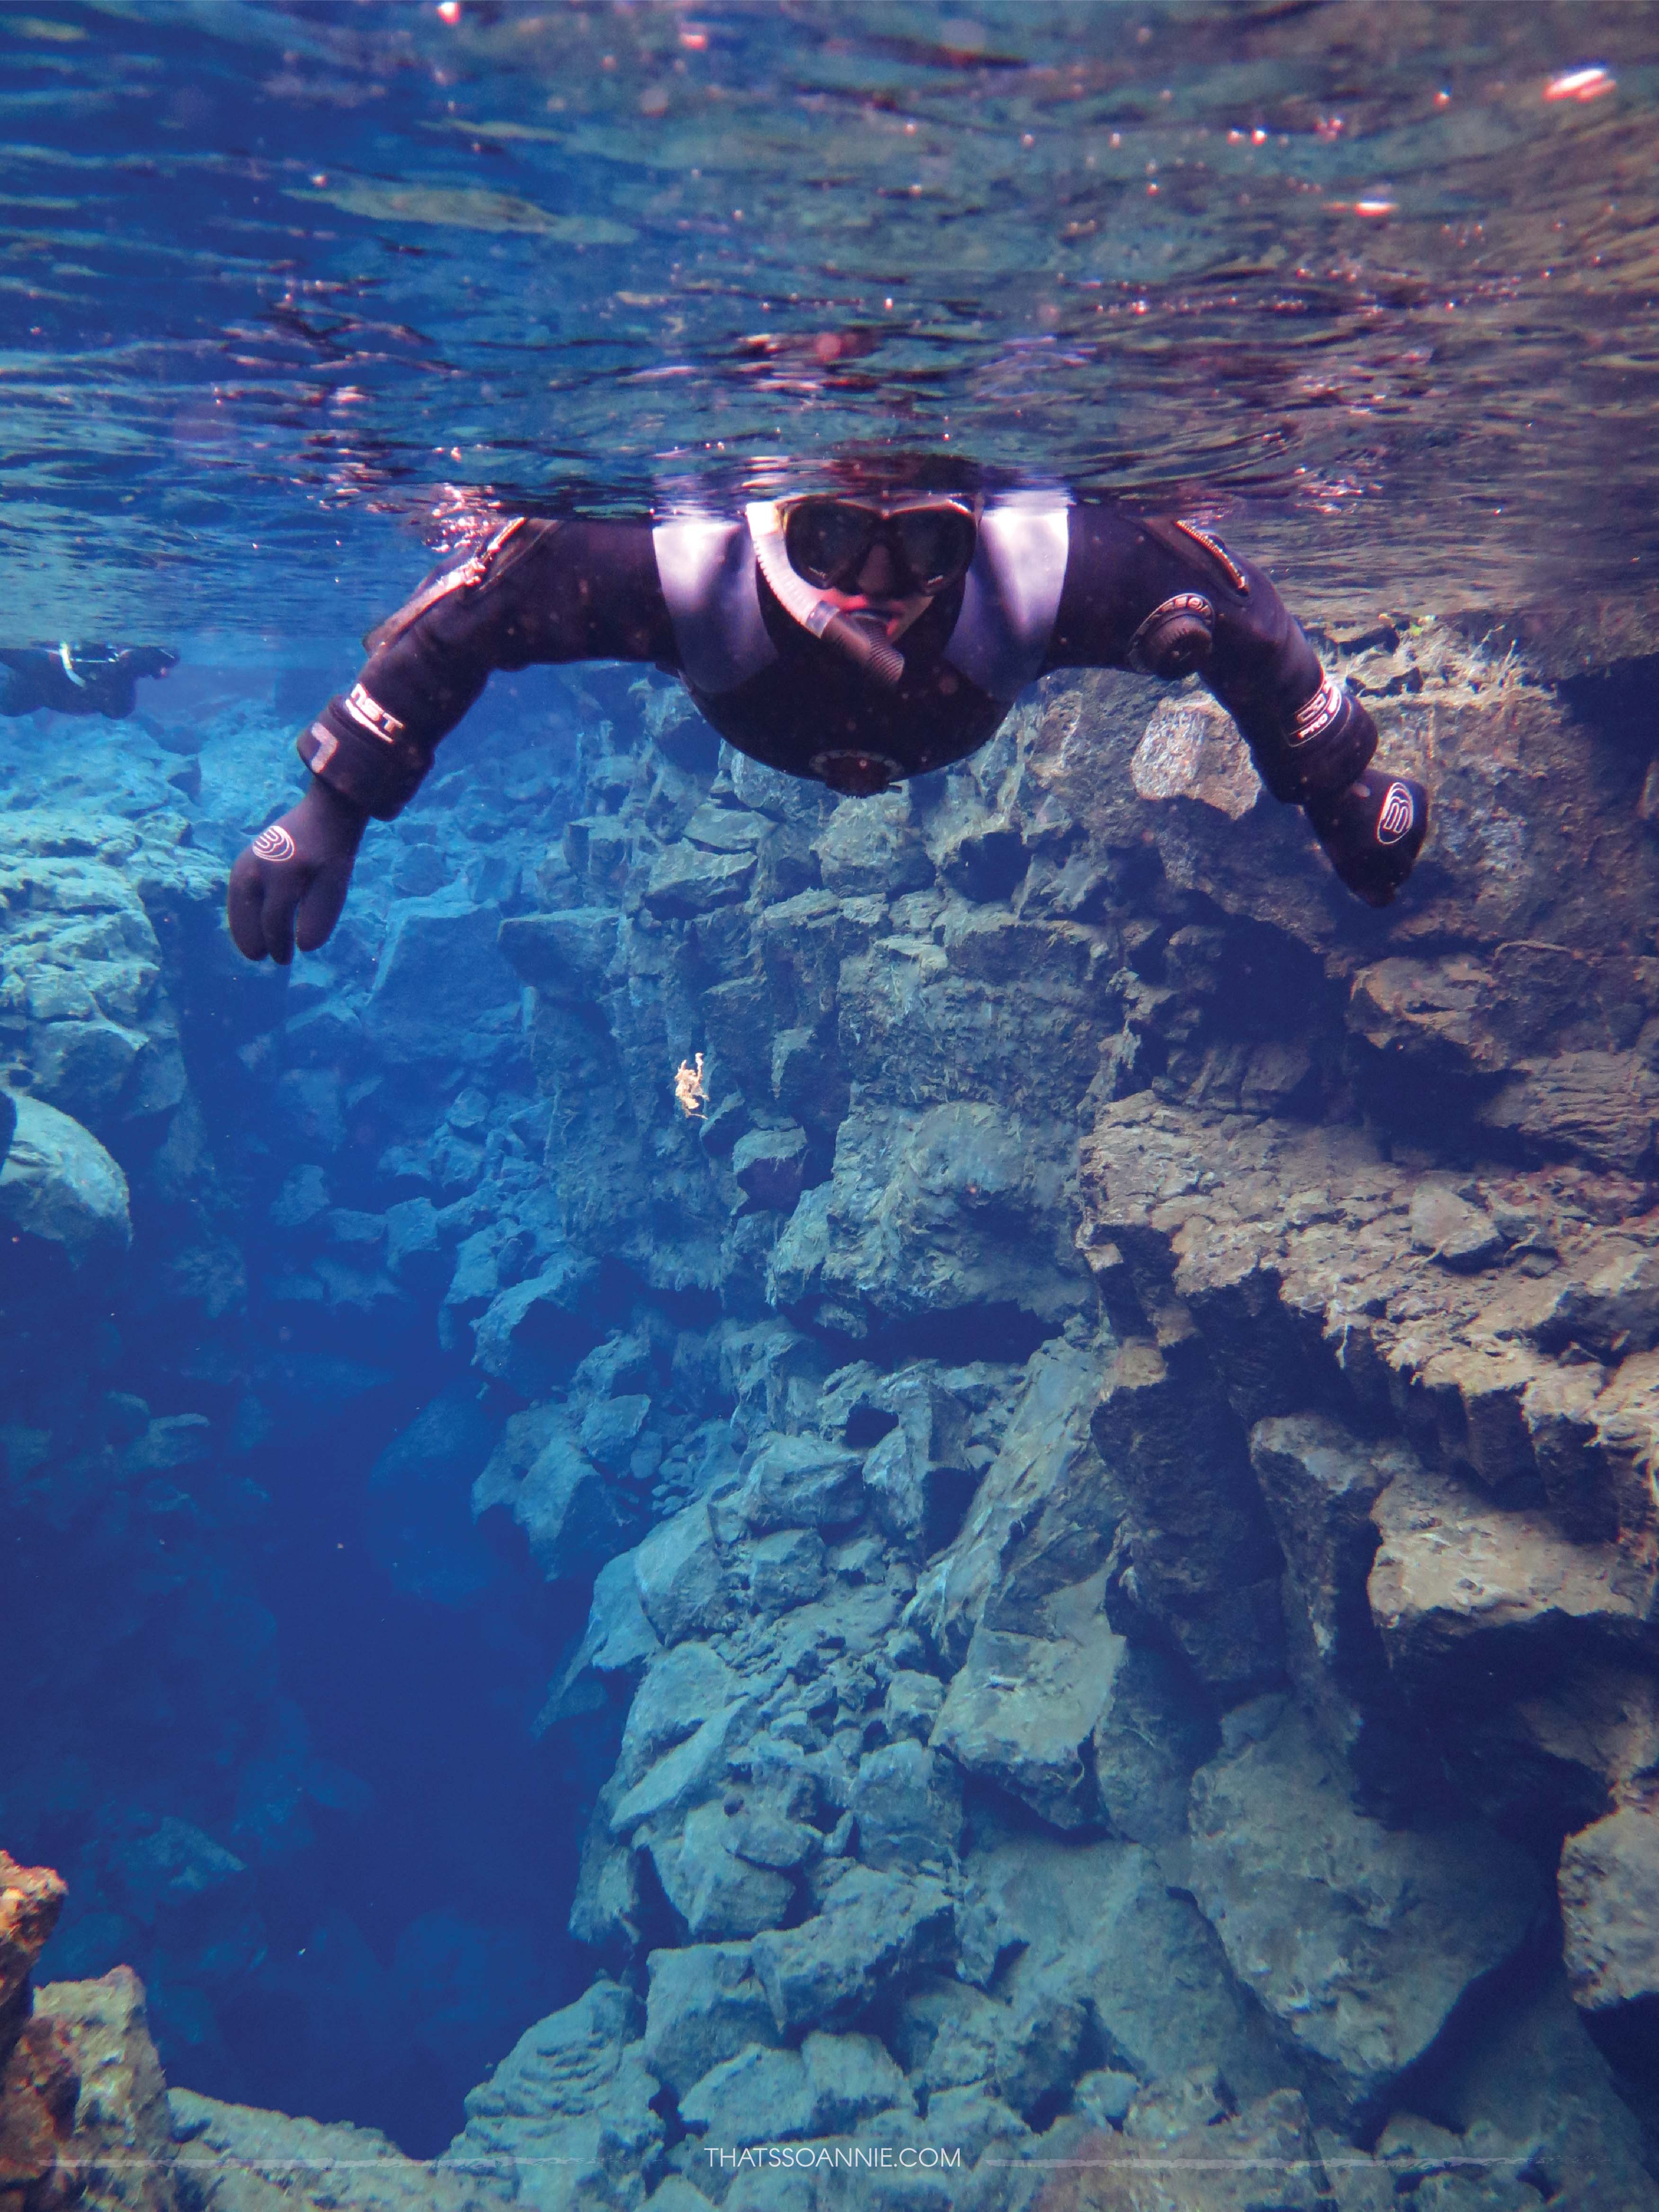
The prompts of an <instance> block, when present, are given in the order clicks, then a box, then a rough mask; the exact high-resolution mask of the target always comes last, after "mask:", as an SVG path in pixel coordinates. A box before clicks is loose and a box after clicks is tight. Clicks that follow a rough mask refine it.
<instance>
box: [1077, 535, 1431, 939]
mask: <svg viewBox="0 0 1659 2212" xmlns="http://www.w3.org/2000/svg"><path fill="white" fill-rule="evenodd" d="M1070 530H1071V542H1070V546H1069V550H1068V555H1067V560H1066V580H1065V583H1064V586H1063V587H1062V589H1061V592H1060V607H1059V611H1058V612H1057V614H1056V616H1055V619H1054V635H1053V638H1052V641H1051V642H1050V645H1049V649H1048V659H1047V664H1046V665H1048V666H1049V667H1051V668H1061V667H1073V668H1076V667H1096V668H1101V667H1106V668H1139V669H1143V670H1145V671H1146V672H1147V673H1148V674H1150V675H1154V676H1164V677H1168V678H1174V677H1179V676H1186V675H1190V674H1193V673H1197V674H1199V675H1200V676H1201V677H1202V678H1203V681H1204V683H1205V684H1206V687H1207V688H1208V689H1209V690H1211V691H1212V693H1213V694H1214V696H1216V698H1217V699H1218V700H1219V702H1221V704H1222V705H1223V706H1224V707H1225V708H1226V709H1227V712H1228V713H1229V714H1231V716H1232V718H1233V720H1234V721H1235V722H1236V723H1237V725H1238V727H1239V730H1240V732H1241V733H1242V735H1243V738H1244V741H1245V743H1246V744H1248V745H1249V749H1250V756H1251V758H1252V759H1253V760H1254V761H1255V766H1256V770H1257V772H1258V774H1259V775H1261V780H1262V781H1263V782H1264V783H1265V784H1266V785H1267V788H1268V790H1269V791H1270V792H1272V793H1273V796H1274V798H1275V799H1281V800H1283V801H1285V803H1286V804H1287V805H1300V806H1302V807H1303V808H1304V809H1305V811H1306V812H1307V814H1308V817H1309V819H1310V822H1311V823H1313V827H1314V831H1315V835H1316V836H1317V837H1318V838H1319V841H1320V842H1321V843H1322V845H1323V846H1324V848H1325V850H1326V852H1327V854H1328V856H1329V858H1330V860H1331V862H1332V865H1333V866H1334V867H1335V869H1336V872H1337V873H1338V874H1339V875H1340V877H1341V878H1342V880H1343V881H1344V882H1345V883H1346V884H1347V885H1348V887H1349V889H1350V890H1352V891H1354V892H1355V893H1356V895H1357V896H1359V897H1360V898H1363V899H1364V901H1365V902H1366V903H1367V904H1368V905H1372V906H1386V905H1387V904H1388V903H1389V900H1390V899H1392V898H1393V896H1394V895H1395V891H1396V890H1398V889H1399V887H1400V885H1401V884H1402V883H1403V882H1404V881H1405V879H1406V878H1407V875H1408V874H1409V873H1410V872H1411V869H1412V866H1413V863H1414V861H1415V860H1416V858H1417V855H1418V853H1419V850H1420V848H1421V847H1422V843H1423V839H1424V836H1425V834H1426V832H1427V828H1428V794H1427V793H1426V792H1425V791H1424V789H1423V787H1422V786H1421V785H1420V784H1417V783H1413V782H1412V781H1410V780H1409V779H1408V778H1406V777H1400V776H1390V775H1388V774H1387V773H1386V772H1384V771H1383V770H1380V769H1375V770H1374V769H1371V766H1370V763H1371V759H1372V757H1373V755H1374V754H1375V753H1376V743H1377V738H1376V724H1375V723H1374V722H1373V721H1372V720H1371V718H1370V714H1369V713H1368V712H1367V710H1366V709H1365V708H1364V706H1363V705H1362V704H1361V702H1359V701H1358V699H1357V698H1356V697H1355V696H1354V695H1353V694H1352V692H1351V691H1350V690H1347V689H1346V686H1345V685H1343V684H1340V683H1338V682H1337V681H1336V680H1335V679H1334V678H1331V677H1328V676H1327V675H1326V673H1325V671H1324V670H1323V668H1322V666H1321V665H1320V661H1319V656H1318V654H1317V653H1316V652H1315V651H1314V649H1313V647H1312V646H1311V645H1310V643H1309V642H1308V640H1307V638H1306V636H1305V635H1304V632H1303V630H1302V629H1301V626H1300V625H1299V624H1298V623H1297V621H1296V620H1295V618H1294V617H1292V616H1291V613H1290V611H1289V610H1288V609H1287V608H1286V607H1285V603H1284V601H1283V600H1282V599H1280V598H1279V594H1278V592H1276V591H1275V590H1274V589H1273V584H1272V582H1271V580H1269V578H1268V577H1267V575H1266V574H1265V573H1264V572H1263V571H1262V570H1261V569H1260V568H1257V567H1255V564H1254V563H1253V562H1249V561H1244V560H1241V559H1239V558H1238V557H1237V556H1236V555H1234V554H1233V553H1231V551H1230V550H1228V548H1227V547H1226V546H1225V545H1224V544H1222V543H1221V541H1220V540H1219V539H1218V538H1216V537H1214V536H1213V534H1212V533H1211V532H1208V531H1206V530H1204V529H1202V528H1200V527H1199V526H1196V525H1194V524H1191V523H1185V522H1165V521H1141V520H1136V519H1134V518H1132V517H1129V516H1127V515H1124V514H1121V513H1119V512H1117V510H1115V508H1111V507H1073V509H1072V511H1071V525H1070Z"/></svg>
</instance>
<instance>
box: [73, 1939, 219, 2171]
mask: <svg viewBox="0 0 1659 2212" xmlns="http://www.w3.org/2000/svg"><path fill="white" fill-rule="evenodd" d="M39 2009H40V2012H41V2014H43V2015H45V2016H46V2018H48V2019H50V2020H51V2021H52V2022H53V2023H54V2024H55V2025H56V2027H57V2028H58V2032H59V2033H60V2034H61V2035H62V2036H63V2038H64V2041H65V2043H66V2044H67V2045H68V2047H69V2050H70V2053H71V2054H72V2057H73V2060H74V2064H75V2069H76V2074H77V2075H79V2077H80V2083H81V2093H80V2097H79V2100H78V2101H77V2102H76V2106H75V2107H74V2128H75V2134H74V2139H73V2150H74V2155H75V2158H76V2163H77V2165H78V2166H79V2167H80V2169H81V2172H82V2177H83V2181H84V2188H85V2195H84V2197H83V2199H82V2201H83V2202H84V2203H87V2204H88V2206H94V2207H100V2208H105V2207H106V2208H111V2212H113V2208H115V2207H125V2208H127V2209H128V2212H174V2208H175V2206H179V2207H182V2206H184V2205H185V2203H186V2202H187V2197H188V2192H187V2191H186V2190H185V2188H184V2187H182V2186H181V2185H180V2178H179V2172H178V2161H177V2155H176V2153H175V2150H174V2147H173V2116H172V2113H171V2112H170V2111H169V2109H168V2103H167V2084H166V2082H165V2081H163V2079H162V2076H161V2064H160V2062H159V2061H158V2059H157V2058H156V2056H155V2045H154V2044H152V2042H151V2041H150V2038H149V2023H148V2021H147V2018H146V2015H145V2007H144V1991H143V1984H141V1983H140V1981H139V1980H138V1978H137V1975H136V1974H135V1973H133V1972H132V1971H131V1968H130V1967H127V1966H117V1967H116V1968H115V1969H114V1971H113V1972H111V1973H107V1974H106V1975H104V1976H103V1978H101V1980H99V1981H91V1982H50V1983H48V1984H46V1987H45V1988H44V1989H42V1990H41V1991H40V2000H39Z"/></svg>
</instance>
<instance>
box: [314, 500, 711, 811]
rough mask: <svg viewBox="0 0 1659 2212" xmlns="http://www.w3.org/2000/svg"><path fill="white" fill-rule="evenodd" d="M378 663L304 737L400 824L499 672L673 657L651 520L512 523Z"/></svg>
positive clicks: (436, 582) (397, 634)
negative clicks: (448, 741)
mask: <svg viewBox="0 0 1659 2212" xmlns="http://www.w3.org/2000/svg"><path fill="white" fill-rule="evenodd" d="M368 646H369V659H368V662H367V663H366V664H365V665H364V667H363V670H362V673H361V674H360V675H359V677H358V678H357V681H356V684H354V685H353V686H352V688H351V690H349V692H346V693H345V694H343V696H336V697H335V698H333V699H331V700H330V701H329V702H328V705H327V706H326V707H325V708H324V709H323V711H322V713H321V714H319V716H318V718H317V720H315V721H314V722H313V723H312V725H311V726H310V727H309V729H307V730H306V731H305V732H302V733H301V737H300V739H299V750H300V756H301V759H302V760H303V761H304V762H305V763H306V765H307V767H308V768H309V769H311V771H312V774H313V775H315V776H317V777H319V779H320V780H321V781H323V782H325V783H326V784H327V785H328V786H329V787H330V788H331V790H332V791H333V792H334V793H336V794H337V796H338V797H340V798H342V799H349V801H350V802H351V803H352V804H353V805H356V806H358V807H360V808H361V809H362V811H363V812H364V813H365V814H367V815H370V816H373V817H374V819H376V820H377V821H381V822H389V821H391V820H392V817H394V816H395V815H398V814H399V813H401V812H402V811H403V809H404V807H405V806H406V805H408V804H409V801H410V799H412V798H413V797H414V795H415V793H416V790H417V789H418V788H419V787H420V784H421V781H422V778H423V777H424V776H425V775H426V773H427V771H428V769H429V768H430V767H431V765H432V760H433V756H434V754H435V751H436V750H437V747H438V744H439V742H440V740H441V739H442V738H445V737H447V735H448V734H449V732H450V731H451V730H453V728H454V726H455V725H456V724H457V723H458V722H459V720H460V719H461V717H462V716H463V715H464V714H465V713H466V710H467V708H469V707H471V704H472V702H473V701H474V700H475V699H476V698H477V696H478V694H479V693H480V692H481V691H482V690H483V688H484V684H485V683H486V682H487V681H488V679H489V673H490V671H491V670H492V669H496V668H525V667H528V666H529V665H530V664H531V663H532V662H539V661H549V662H552V661H573V660H654V661H665V662H668V663H672V661H673V659H674V658H675V654H674V639H673V631H672V629H671V625H670V623H669V618H668V609H667V606H666V605H665V601H664V599H663V595H662V586H661V585H660V583H659V581H658V577H657V563H656V556H655V553H654V551H653V545H652V537H651V531H650V528H649V526H647V525H646V524H643V523H628V522H582V521H573V522H541V521H532V520H524V519H522V518H520V519H517V520H513V521H511V522H508V523H506V524H504V525H502V526H501V527H500V528H499V529H498V530H496V531H495V532H493V533H492V534H491V535H490V537H489V538H486V539H485V540H484V541H483V543H482V544H479V545H477V546H475V547H474V548H473V549H472V550H471V552H470V553H469V554H468V555H466V556H465V557H458V558H457V559H456V560H455V561H454V562H452V563H451V564H450V565H449V566H447V568H443V569H441V570H440V571H438V572H437V574H435V576H434V577H433V578H431V579H430V580H428V582H427V583H425V584H424V585H422V587H421V589H420V590H419V591H418V592H416V594H415V596H414V598H413V599H411V600H410V602H409V603H408V605H406V606H405V607H404V608H402V609H400V610H399V611H398V613H397V614H395V615H393V616H392V617H391V619H390V620H389V621H388V622H386V623H381V624H380V628H379V629H375V630H373V631H371V632H370V634H369V637H368Z"/></svg>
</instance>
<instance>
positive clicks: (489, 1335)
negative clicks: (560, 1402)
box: [473, 1253, 599, 1398]
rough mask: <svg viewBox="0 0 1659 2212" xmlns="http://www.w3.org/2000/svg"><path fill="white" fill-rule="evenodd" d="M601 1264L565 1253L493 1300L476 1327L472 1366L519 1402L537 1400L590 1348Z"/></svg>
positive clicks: (593, 1330)
mask: <svg viewBox="0 0 1659 2212" xmlns="http://www.w3.org/2000/svg"><path fill="white" fill-rule="evenodd" d="M598 1276H599V1268H598V1266H597V1264H596V1263H595V1262H594V1261H592V1260H587V1259H583V1258H580V1257H579V1256H577V1255H574V1254H571V1253H561V1254H560V1255H558V1257H557V1258H556V1259H555V1260H554V1261H552V1262H551V1263H550V1265H549V1266H547V1267H544V1268H543V1269H542V1271H541V1273H539V1274H538V1275H532V1276H530V1277H529V1278H527V1279H526V1280H525V1281H524V1282H521V1283H515V1284H514V1285H513V1287H512V1288H511V1289H510V1290H506V1291H502V1292H501V1295H500V1296H499V1297H496V1298H495V1299H493V1300H492V1301H491V1303H490V1304H489V1308H488V1309H487V1310H486V1311H485V1312H484V1313H483V1315H482V1316H480V1318H479V1320H478V1322H477V1324H476V1326H475V1328H474V1330H473V1336H474V1339H475V1341H476V1343H477V1351H476V1352H474V1354H473V1364H474V1365H475V1366H476V1367H477V1369H478V1370H479V1372H480V1373H481V1374H483V1375H487V1376H490V1377H491V1378H492V1379H494V1380H495V1381H497V1382H501V1383H506V1384H507V1387H508V1389H513V1390H516V1391H517V1392H518V1393H519V1394H520V1396H521V1397H525V1398H537V1397H539V1396H541V1395H543V1394H544V1393H545V1392H546V1391H547V1390H548V1389H550V1388H551V1387H552V1386H553V1384H554V1383H555V1381H556V1379H557V1378H558V1377H559V1376H561V1375H562V1374H563V1373H564V1372H565V1371H566V1370H568V1369H570V1368H572V1367H574V1365H575V1364H576V1362H577V1361H578V1360H579V1359H580V1358H582V1356H583V1355H584V1353H586V1352H589V1351H591V1350H592V1346H593V1341H594V1339H595V1337H596V1336H597V1335H598V1334H599V1330H598V1329H597V1328H595V1326H594V1323H593V1320H592V1292H593V1290H594V1288H595V1285H596V1283H597V1280H598Z"/></svg>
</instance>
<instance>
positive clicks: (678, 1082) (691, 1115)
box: [674, 1053, 708, 1121]
mask: <svg viewBox="0 0 1659 2212" xmlns="http://www.w3.org/2000/svg"><path fill="white" fill-rule="evenodd" d="M674 1103H676V1105H678V1108H679V1109H680V1111H681V1113H682V1114H684V1115H685V1116H686V1118H687V1120H688V1121H698V1120H700V1119H701V1118H702V1109H703V1108H704V1107H705V1106H706V1105H707V1104H708V1097H707V1094H706V1093H705V1091H704V1090H703V1087H702V1054H701V1053H698V1054H696V1058H695V1059H693V1060H682V1061H681V1062H680V1064H679V1066H678V1069H676V1071H675V1074H674Z"/></svg>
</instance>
